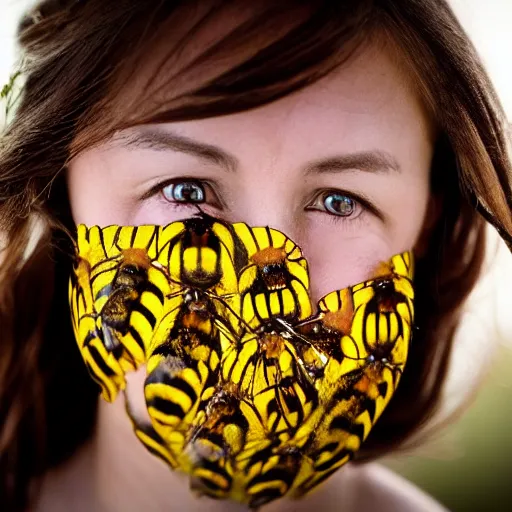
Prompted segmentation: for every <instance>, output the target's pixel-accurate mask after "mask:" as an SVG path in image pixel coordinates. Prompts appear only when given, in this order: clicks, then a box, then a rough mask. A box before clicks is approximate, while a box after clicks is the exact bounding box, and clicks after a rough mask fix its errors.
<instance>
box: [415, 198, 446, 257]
mask: <svg viewBox="0 0 512 512" xmlns="http://www.w3.org/2000/svg"><path fill="white" fill-rule="evenodd" d="M442 207H443V197H442V196H441V194H430V198H429V202H428V205H427V210H426V212H425V218H424V220H423V226H422V228H421V233H420V235H419V237H418V240H417V241H416V244H415V246H414V255H415V256H416V258H422V257H423V256H425V253H426V252H427V250H428V246H429V243H430V237H431V235H432V231H433V229H434V226H435V225H436V223H437V221H438V220H439V217H440V216H441V212H442Z"/></svg>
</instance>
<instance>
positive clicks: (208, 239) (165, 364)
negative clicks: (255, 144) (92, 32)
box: [70, 214, 413, 508]
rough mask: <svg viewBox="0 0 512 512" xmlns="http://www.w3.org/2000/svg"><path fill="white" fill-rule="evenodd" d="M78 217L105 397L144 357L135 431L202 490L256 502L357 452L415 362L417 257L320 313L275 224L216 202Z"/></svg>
mask: <svg viewBox="0 0 512 512" xmlns="http://www.w3.org/2000/svg"><path fill="white" fill-rule="evenodd" d="M81 229H82V234H80V233H79V244H78V245H79V254H80V258H79V259H78V264H77V267H76V270H75V277H74V280H73V281H72V286H71V295H70V300H71V308H72V311H73V318H74V325H75V330H76V334H77V339H78V342H79V346H80V348H81V351H82V354H83V356H84V359H85V360H86V363H87V364H88V366H89V368H90V369H91V373H92V374H93V375H94V376H95V378H96V379H97V380H98V381H99V382H100V383H102V386H103V387H104V388H107V389H108V393H104V396H105V395H106V396H105V397H106V398H107V399H112V398H113V397H114V396H115V393H116V392H117V390H118V389H122V388H123V386H124V372H125V371H128V370H130V369H133V368H134V367H136V366H137V365H138V364H140V363H141V359H143V361H144V362H146V365H147V378H146V381H145V386H144V393H145V398H146V404H147V407H148V413H149V417H150V419H151V422H150V423H144V422H142V421H140V420H138V419H136V418H133V417H132V419H133V421H134V429H135V433H136V435H137V436H138V438H139V439H140V440H141V441H142V442H143V443H144V444H145V445H146V447H147V448H148V449H149V450H150V451H151V452H152V453H153V454H155V455H158V456H159V457H161V458H162V459H163V460H164V461H165V462H166V463H167V464H169V466H170V467H171V468H174V469H177V470H180V471H183V472H185V473H187V474H189V475H190V483H191V486H192V488H194V489H195V490H196V491H198V492H200V493H202V494H206V495H208V496H211V497H213V498H217V499H227V498H229V499H234V500H237V501H240V502H242V503H246V504H247V505H249V506H250V507H252V508H257V507H259V506H261V505H263V504H265V503H268V502H270V501H272V500H275V499H277V498H279V497H282V496H291V497H298V496H301V495H303V494H304V493H307V492H309V491H310V490H311V489H313V488H314V487H316V486H317V485H318V484H319V483H320V482H322V481H323V480H325V479H326V478H328V476H329V475H331V474H332V473H333V472H334V471H336V470H337V469H338V468H339V467H341V466H342V465H343V464H345V463H346V462H348V461H349V460H350V459H351V458H352V457H353V455H354V453H355V452H356V451H357V449H359V447H360V446H361V443H362V442H363V441H364V440H365V439H366V437H367V435H368V433H369V431H370V429H371V428H372V427H373V425H374V424H375V422H376V421H377V419H378V418H379V416H380V415H381V414H382V411H383V409H384V408H385V406H386V405H387V403H388V402H389V400H390V398H391V396H392V394H393V393H394V391H395V389H396V387H397V385H398V382H399V380H400V376H401V374H402V372H403V369H404V365H405V362H406V359H407V352H408V346H409V341H410V338H411V329H412V323H413V307H412V300H413V290H412V284H411V279H412V255H411V254H410V253H403V254H401V255H398V256H395V257H394V258H392V259H391V260H390V261H389V262H388V263H386V264H383V265H381V266H379V268H378V269H376V272H375V273H374V275H373V276H372V278H371V279H370V280H368V281H366V282H364V283H361V284H358V285H355V286H352V287H349V288H346V289H344V290H338V291H334V292H331V293H329V294H327V295H326V296H324V297H323V298H322V299H321V300H320V301H319V302H318V304H317V309H316V312H314V313H313V312H312V307H311V301H310V297H309V276H308V268H307V262H306V260H305V258H304V257H303V255H302V252H301V250H300V248H299V247H298V246H297V245H296V244H295V243H294V242H293V241H291V240H290V239H289V238H288V237H286V236H285V235H284V234H282V233H280V232H279V231H277V230H273V229H271V228H259V227H256V228H252V227H249V226H247V225H246V224H242V223H238V224H233V225H231V224H228V223H226V222H223V221H220V220H218V219H214V218H212V217H209V216H207V215H205V214H200V215H198V216H196V217H194V218H193V219H188V220H186V221H180V222H175V223H172V224H169V225H168V226H166V227H164V228H158V227H151V226H142V227H140V228H117V227H110V228H104V229H103V230H100V229H99V228H91V229H90V230H89V231H87V233H88V234H87V236H85V234H84V233H86V232H85V231H83V230H84V229H86V228H81ZM117 230H120V231H119V235H116V233H117V232H118V231H117ZM123 230H124V231H123ZM143 234H144V235H143ZM80 240H81V241H80ZM114 242H115V243H114ZM160 298H162V300H160ZM144 308H146V309H144ZM141 312H142V313H141ZM151 315H152V316H151ZM151 318H154V322H153V321H149V320H148V319H151ZM136 319H138V320H137V321H136ZM132 330H135V331H136V332H137V333H138V334H140V340H141V341H142V343H141V344H138V343H137V340H136V339H135V336H134V335H133V333H131V334H130V332H131V331H132ZM130 336H131V337H130ZM141 346H142V347H141ZM137 347H139V348H141V351H140V352H139V351H138V349H137ZM132 416H133V415H132Z"/></svg>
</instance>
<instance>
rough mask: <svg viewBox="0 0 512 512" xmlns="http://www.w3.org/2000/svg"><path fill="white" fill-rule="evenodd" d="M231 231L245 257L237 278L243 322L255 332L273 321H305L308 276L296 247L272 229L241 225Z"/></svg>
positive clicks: (306, 268)
mask: <svg viewBox="0 0 512 512" xmlns="http://www.w3.org/2000/svg"><path fill="white" fill-rule="evenodd" d="M233 228H234V230H235V232H236V234H237V236H238V238H239V239H240V241H241V243H242V244H243V246H244V247H245V249H246V251H247V255H248V258H249V262H248V264H247V265H246V266H245V267H244V268H243V269H242V271H241V272H240V275H239V278H238V291H239V294H240V297H241V301H242V303H241V307H242V318H243V320H244V323H245V324H247V325H249V326H250V327H251V328H252V329H254V330H257V329H258V328H260V327H261V326H262V325H265V324H268V323H269V322H272V320H273V319H274V318H280V319H282V320H286V321H289V322H296V321H299V320H302V319H304V318H307V317H308V316H309V315H310V314H311V302H310V298H309V275H308V265H307V261H306V259H305V258H304V257H303V255H302V251H301V250H300V248H299V247H298V246H297V245H296V244H295V243H294V242H292V240H290V239H289V238H288V237H287V236H285V235H284V234H283V233H281V232H280V231H277V230H276V229H271V228H268V227H256V228H251V227H249V226H248V225H247V224H243V223H237V224H234V225H233Z"/></svg>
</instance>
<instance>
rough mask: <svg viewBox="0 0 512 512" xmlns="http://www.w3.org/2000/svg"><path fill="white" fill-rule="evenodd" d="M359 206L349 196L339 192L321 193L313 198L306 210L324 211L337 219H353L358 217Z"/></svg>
mask: <svg viewBox="0 0 512 512" xmlns="http://www.w3.org/2000/svg"><path fill="white" fill-rule="evenodd" d="M361 208H362V207H361V205H360V204H359V203H358V202H357V201H356V200H355V199H353V198H352V197H350V196H349V195H346V194H343V193H341V192H323V193H322V194H319V195H317V196H316V197H315V199H314V200H313V202H312V203H310V204H309V205H308V207H307V209H308V210H319V211H325V212H326V213H329V214H330V215H336V216H337V217H350V218H354V217H357V216H359V215H360V213H361V211H360V210H361Z"/></svg>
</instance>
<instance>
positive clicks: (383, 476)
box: [353, 464, 447, 512]
mask: <svg viewBox="0 0 512 512" xmlns="http://www.w3.org/2000/svg"><path fill="white" fill-rule="evenodd" d="M354 471H355V474H354V475H353V478H356V479H357V482H358V483H357V487H358V488H359V492H358V493H357V495H356V497H355V499H356V500H357V504H356V505H357V506H355V507H354V510H361V511H363V510H374V509H375V506H376V505H377V504H378V506H379V511H380V512H388V511H389V512H391V511H393V512H400V511H404V512H406V511H410V510H414V511H415V512H446V511H447V509H446V508H445V507H443V506H442V505H441V504H440V503H438V502H437V501H435V500H434V499H433V498H432V497H430V496H429V495H428V494H426V493H425V492H423V491H422V490H420V489H419V488H418V487H416V486H415V485H414V484H412V483H411V482H409V481H408V480H406V479H405V478H403V477H401V476H399V475H397V474H396V473H393V472H392V471H391V470H389V469H387V468H385V467H384V466H381V465H380V464H366V465H363V466H360V467H358V468H356V469H355V470H354Z"/></svg>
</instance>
